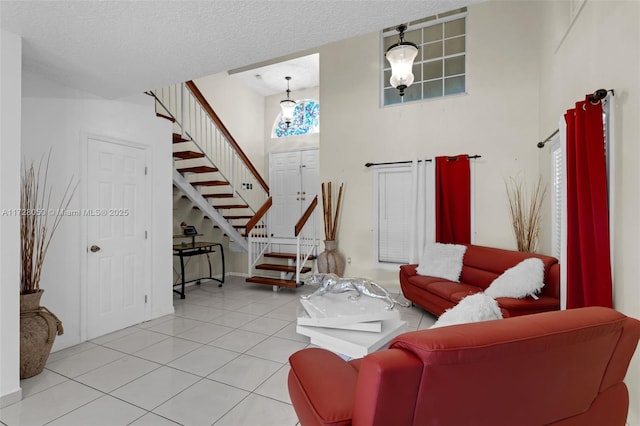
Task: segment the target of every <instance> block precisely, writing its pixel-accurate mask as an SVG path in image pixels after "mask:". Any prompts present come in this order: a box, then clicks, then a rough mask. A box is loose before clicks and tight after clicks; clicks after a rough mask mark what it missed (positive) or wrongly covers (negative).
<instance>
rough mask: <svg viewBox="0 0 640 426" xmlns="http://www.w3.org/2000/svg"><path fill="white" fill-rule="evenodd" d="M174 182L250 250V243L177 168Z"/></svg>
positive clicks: (222, 227) (243, 247)
mask: <svg viewBox="0 0 640 426" xmlns="http://www.w3.org/2000/svg"><path fill="white" fill-rule="evenodd" d="M173 184H174V185H175V186H176V187H177V188H178V189H180V190H181V191H182V192H183V193H184V195H186V196H187V198H189V200H190V201H191V202H192V203H193V205H195V206H197V207H198V208H199V209H200V211H202V213H204V214H205V215H206V216H208V217H209V219H211V221H213V222H214V223H215V224H216V225H218V226H219V227H220V229H222V230H223V231H224V233H225V234H227V235H228V236H229V238H230V239H231V240H233V241H234V242H235V243H236V244H238V245H239V246H240V247H241V248H242V249H243V250H244V251H249V243H248V242H247V239H246V238H245V237H243V236H242V235H241V234H240V233H239V232H238V231H237V230H236V229H235V228H234V227H233V226H232V225H231V224H230V223H229V221H227V220H226V219H225V218H224V217H223V216H222V215H221V214H220V213H219V212H218V211H217V210H216V209H215V208H213V206H212V205H211V204H209V202H208V201H207V199H206V198H204V197H203V196H202V194H201V193H200V192H199V191H198V190H197V189H195V188H194V187H193V185H191V183H190V182H189V181H188V180H187V179H186V178H185V177H184V176H182V175H181V174H180V173H179V172H178V171H177V170H175V169H174V170H173Z"/></svg>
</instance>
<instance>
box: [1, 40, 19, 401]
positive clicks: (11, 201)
mask: <svg viewBox="0 0 640 426" xmlns="http://www.w3.org/2000/svg"><path fill="white" fill-rule="evenodd" d="M21 72H22V40H21V39H20V37H18V36H16V35H14V34H11V33H7V32H5V31H4V30H0V176H2V179H1V180H0V210H4V209H17V208H19V207H20V144H19V143H18V141H20V104H21V79H22V77H21ZM19 229H20V220H19V217H18V216H17V215H12V214H0V271H1V273H0V408H1V407H3V406H6V405H9V404H11V403H13V402H16V401H19V400H20V398H21V390H20V364H19V362H20V345H19V344H18V342H19V341H20V340H19V339H20V338H19V336H20V327H19V321H18V319H19V304H20V301H19V294H20V234H19V231H18V230H19Z"/></svg>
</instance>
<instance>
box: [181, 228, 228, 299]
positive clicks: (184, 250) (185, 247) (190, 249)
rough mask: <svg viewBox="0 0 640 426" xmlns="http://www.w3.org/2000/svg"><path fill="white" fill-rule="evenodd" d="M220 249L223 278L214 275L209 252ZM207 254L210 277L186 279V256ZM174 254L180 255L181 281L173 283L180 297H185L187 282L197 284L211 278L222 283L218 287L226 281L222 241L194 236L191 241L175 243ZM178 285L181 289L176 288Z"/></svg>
mask: <svg viewBox="0 0 640 426" xmlns="http://www.w3.org/2000/svg"><path fill="white" fill-rule="evenodd" d="M189 238H191V236H189ZM218 250H219V251H220V259H221V262H222V279H218V278H215V277H213V276H212V275H213V273H212V271H211V259H210V258H209V254H212V253H215V252H216V251H218ZM203 254H204V255H206V256H207V261H208V263H209V276H208V277H200V278H196V279H193V280H185V278H184V266H185V262H184V258H185V257H191V256H199V255H203ZM173 255H174V256H178V257H180V278H181V280H180V282H179V283H174V284H173V287H174V289H173V291H174V292H176V293H178V294H179V295H180V299H184V298H185V295H184V286H185V284H187V283H190V282H195V283H196V284H200V281H201V280H204V279H211V280H214V281H217V282H219V283H220V284H218V287H222V284H223V283H224V275H225V268H224V250H223V248H222V244H220V243H211V242H205V241H199V242H196V241H195V239H194V238H192V239H191V242H190V243H181V244H174V245H173ZM176 286H180V290H176V289H175V287H176Z"/></svg>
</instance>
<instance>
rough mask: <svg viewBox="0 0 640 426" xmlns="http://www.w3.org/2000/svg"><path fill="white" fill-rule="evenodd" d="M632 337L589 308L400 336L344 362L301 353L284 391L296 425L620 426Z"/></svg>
mask: <svg viewBox="0 0 640 426" xmlns="http://www.w3.org/2000/svg"><path fill="white" fill-rule="evenodd" d="M639 338H640V321H638V320H635V319H633V318H628V317H626V316H624V315H622V314H621V313H619V312H617V311H614V310H612V309H608V308H600V307H591V308H582V309H573V310H568V311H555V312H546V313H540V314H532V315H526V316H520V317H514V318H507V319H504V320H496V321H486V322H477V323H472V324H464V325H454V326H449V327H442V328H438V329H432V330H423V331H416V332H410V333H405V334H403V335H400V336H398V337H397V338H396V339H394V340H393V341H392V343H391V344H390V346H389V349H387V350H382V351H379V352H375V353H372V354H370V355H367V356H366V357H364V358H361V359H357V360H352V361H349V362H347V361H344V360H343V359H342V358H340V357H339V356H337V355H335V354H334V353H331V352H328V351H325V350H323V349H318V348H308V349H303V350H302V351H299V352H296V353H294V354H293V355H292V356H291V357H290V359H289V363H290V365H291V370H290V372H289V379H288V386H289V394H290V396H291V401H292V403H293V406H294V408H295V410H296V413H297V415H298V418H299V419H300V423H301V425H302V426H310V425H352V424H353V425H371V426H388V425H399V426H402V425H416V426H418V425H420V426H429V425H434V426H435V425H439V426H463V425H474V426H478V425H491V426H500V425H505V426H506V425H508V426H513V425H521V426H526V425H559V426H578V425H580V426H590V425H593V426H602V425H608V426H616V425H620V426H623V425H624V424H625V421H626V417H627V411H628V406H629V395H628V391H627V387H626V385H625V384H624V382H623V379H624V376H625V374H626V371H627V368H628V366H629V362H630V361H631V357H632V356H633V353H634V351H635V348H636V345H637V342H638V339H639ZM637 397H638V396H636V398H637Z"/></svg>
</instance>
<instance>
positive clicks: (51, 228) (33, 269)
mask: <svg viewBox="0 0 640 426" xmlns="http://www.w3.org/2000/svg"><path fill="white" fill-rule="evenodd" d="M50 159H51V151H49V156H48V157H47V162H46V163H45V164H44V165H43V161H44V156H43V158H42V159H40V163H39V164H38V167H37V168H36V167H35V166H34V164H33V162H31V164H30V166H29V167H27V165H26V163H25V164H23V170H22V178H21V182H20V183H21V193H20V254H21V256H20V258H21V269H20V293H22V294H27V293H34V292H36V291H38V290H39V289H40V278H41V274H42V267H43V264H44V259H45V256H46V254H47V250H48V249H49V244H51V239H52V238H53V235H54V234H55V232H56V230H57V229H58V225H60V221H61V220H62V218H63V217H64V215H63V214H62V213H61V212H63V211H64V210H66V209H67V207H69V203H70V202H71V198H73V194H74V193H75V190H76V188H77V186H78V182H76V183H75V185H73V180H74V179H73V177H71V179H70V180H69V184H68V185H67V188H66V189H65V191H64V194H63V195H62V199H61V200H60V204H59V205H58V206H57V208H56V209H54V208H51V190H52V188H51V187H49V188H47V178H48V175H49V160H50ZM51 216H53V219H52V220H50V219H51Z"/></svg>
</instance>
